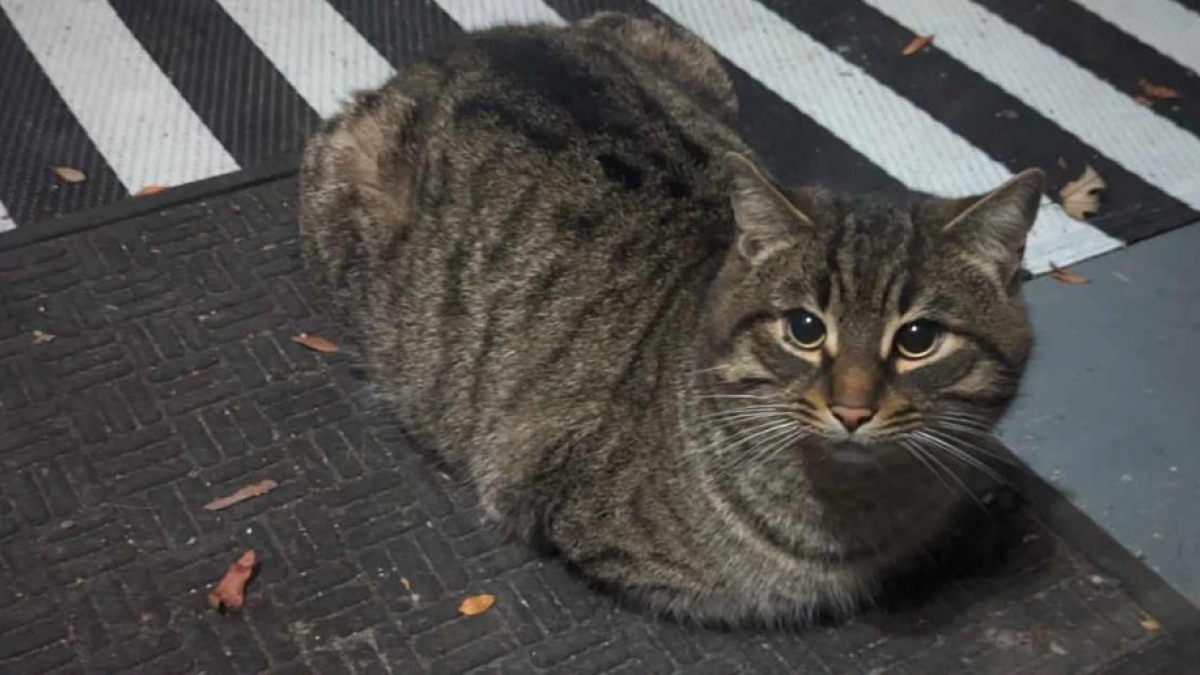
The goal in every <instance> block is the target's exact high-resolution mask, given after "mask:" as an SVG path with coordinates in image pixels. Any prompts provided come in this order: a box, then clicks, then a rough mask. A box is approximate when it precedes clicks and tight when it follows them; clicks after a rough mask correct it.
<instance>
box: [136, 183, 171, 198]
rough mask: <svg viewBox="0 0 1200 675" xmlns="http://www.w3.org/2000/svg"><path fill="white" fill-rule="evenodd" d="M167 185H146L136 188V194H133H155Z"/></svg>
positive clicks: (143, 195) (137, 195) (141, 195)
mask: <svg viewBox="0 0 1200 675" xmlns="http://www.w3.org/2000/svg"><path fill="white" fill-rule="evenodd" d="M168 187H169V186H167V185H147V186H146V187H144V188H142V189H141V190H138V191H137V194H135V195H133V196H134V197H147V196H149V195H156V194H158V193H160V192H162V191H163V190H166V189H167V188H168Z"/></svg>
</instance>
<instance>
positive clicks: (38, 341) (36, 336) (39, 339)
mask: <svg viewBox="0 0 1200 675" xmlns="http://www.w3.org/2000/svg"><path fill="white" fill-rule="evenodd" d="M29 338H30V339H31V340H33V344H35V345H45V344H50V343H51V342H54V341H55V340H56V339H57V336H55V335H52V334H50V333H47V332H46V331H44V330H34V331H30V333H29Z"/></svg>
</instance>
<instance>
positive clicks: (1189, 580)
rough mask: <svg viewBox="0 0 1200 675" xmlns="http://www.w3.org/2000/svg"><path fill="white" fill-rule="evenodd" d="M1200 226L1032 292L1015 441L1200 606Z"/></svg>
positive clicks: (1042, 281) (1033, 285) (1012, 420)
mask: <svg viewBox="0 0 1200 675" xmlns="http://www.w3.org/2000/svg"><path fill="white" fill-rule="evenodd" d="M1198 253H1200V224H1194V225H1191V226H1189V227H1185V228H1182V229H1178V230H1174V231H1172V232H1170V233H1168V234H1165V235H1161V236H1158V237H1155V238H1153V239H1150V240H1148V241H1145V242H1141V243H1138V244H1134V245H1133V246H1131V247H1129V248H1127V249H1125V250H1123V251H1119V252H1116V253H1113V254H1109V255H1107V256H1103V257H1101V258H1097V259H1094V260H1091V261H1088V262H1086V263H1082V264H1080V265H1078V266H1076V267H1073V268H1072V271H1074V272H1078V273H1080V274H1082V275H1084V276H1086V277H1088V278H1089V279H1090V280H1091V283H1089V284H1087V285H1078V286H1075V285H1067V284H1063V283H1060V282H1058V281H1055V280H1054V279H1051V278H1049V277H1041V278H1039V279H1036V280H1034V281H1032V282H1030V283H1029V284H1028V285H1027V286H1026V294H1027V297H1028V298H1029V303H1030V306H1031V309H1032V312H1033V317H1034V325H1035V328H1036V330H1037V334H1038V338H1039V342H1038V351H1037V354H1036V357H1035V359H1036V360H1035V363H1034V365H1033V366H1032V367H1031V369H1030V371H1029V376H1028V379H1027V380H1026V387H1025V390H1024V395H1023V397H1022V398H1021V400H1020V401H1019V402H1018V403H1017V405H1016V406H1015V408H1014V410H1013V411H1012V413H1011V414H1010V416H1009V419H1008V421H1007V423H1006V425H1005V428H1004V437H1005V440H1006V441H1007V442H1008V443H1009V444H1010V445H1011V446H1012V448H1013V449H1014V450H1015V451H1016V452H1017V454H1019V455H1020V456H1021V457H1022V458H1024V459H1025V460H1026V461H1027V462H1029V463H1030V464H1031V465H1032V466H1033V467H1034V468H1035V469H1036V470H1037V471H1038V472H1039V473H1041V474H1042V475H1043V476H1045V477H1047V478H1049V479H1051V480H1052V481H1053V482H1054V483H1055V484H1056V485H1057V486H1059V487H1060V488H1061V489H1062V490H1063V491H1065V492H1066V493H1067V494H1069V495H1071V497H1072V498H1073V500H1074V501H1075V502H1076V503H1077V504H1078V505H1079V506H1081V507H1082V508H1083V510H1084V511H1085V512H1087V514H1088V515H1090V516H1091V517H1092V518H1094V519H1096V520H1097V521H1098V522H1099V523H1101V524H1102V525H1103V526H1104V527H1105V528H1106V529H1107V530H1108V531H1109V532H1110V533H1111V534H1113V535H1114V536H1115V537H1116V538H1117V539H1119V540H1120V541H1121V542H1122V543H1123V544H1124V545H1125V546H1126V547H1128V548H1129V549H1131V550H1133V551H1135V552H1140V553H1143V554H1144V555H1145V558H1146V561H1147V563H1148V564H1149V565H1150V566H1151V567H1152V568H1153V569H1154V570H1155V571H1157V572H1159V573H1160V574H1162V575H1163V576H1165V577H1166V579H1167V580H1168V581H1169V582H1170V583H1172V584H1173V585H1175V587H1176V588H1177V589H1178V590H1180V591H1181V592H1182V593H1184V594H1185V595H1187V596H1188V597H1189V598H1190V599H1191V600H1192V601H1193V602H1198V603H1200V518H1197V514H1200V453H1198V452H1197V451H1196V443H1197V438H1198V437H1200V358H1197V353H1196V347H1197V346H1200V258H1198V255H1197V254H1198Z"/></svg>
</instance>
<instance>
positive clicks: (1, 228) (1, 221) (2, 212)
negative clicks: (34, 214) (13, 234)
mask: <svg viewBox="0 0 1200 675" xmlns="http://www.w3.org/2000/svg"><path fill="white" fill-rule="evenodd" d="M16 228H17V224H16V223H14V222H13V219H12V217H11V216H9V215H8V210H7V209H5V208H4V203H3V202H0V232H8V231H9V230H15V229H16Z"/></svg>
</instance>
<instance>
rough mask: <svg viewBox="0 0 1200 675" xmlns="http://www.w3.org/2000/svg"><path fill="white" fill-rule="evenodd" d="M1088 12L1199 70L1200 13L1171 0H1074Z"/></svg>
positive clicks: (1196, 70)
mask: <svg viewBox="0 0 1200 675" xmlns="http://www.w3.org/2000/svg"><path fill="white" fill-rule="evenodd" d="M1075 3H1076V4H1078V5H1081V6H1083V7H1084V8H1086V9H1087V10H1088V11H1089V12H1091V13H1093V14H1095V15H1096V16H1098V17H1100V18H1101V19H1104V20H1105V21H1107V22H1109V23H1111V24H1112V25H1114V26H1116V27H1117V28H1120V29H1121V30H1123V31H1125V32H1126V33H1129V34H1130V35H1132V36H1133V37H1135V38H1137V39H1139V40H1141V41H1142V42H1144V43H1146V44H1148V45H1150V46H1151V47H1153V48H1155V49H1157V50H1158V51H1159V52H1161V53H1162V54H1165V55H1166V56H1168V57H1170V58H1172V59H1174V60H1175V61H1177V62H1178V63H1179V64H1180V65H1182V66H1184V67H1186V68H1190V69H1191V70H1192V71H1193V72H1200V14H1196V13H1195V12H1192V11H1191V10H1189V9H1188V8H1186V7H1184V6H1183V5H1181V4H1179V3H1177V2H1174V0H1137V4H1136V5H1135V4H1133V3H1132V2H1130V0H1075Z"/></svg>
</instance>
